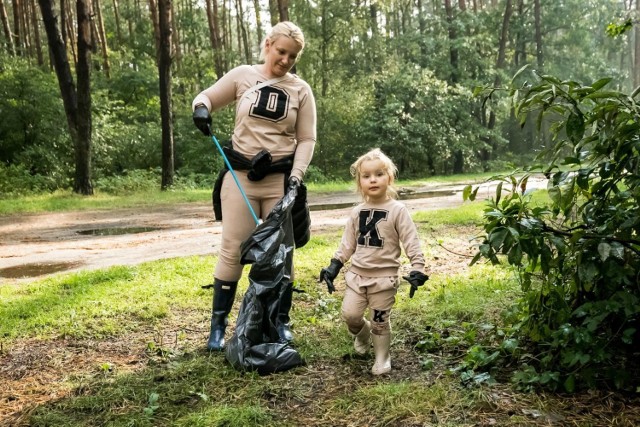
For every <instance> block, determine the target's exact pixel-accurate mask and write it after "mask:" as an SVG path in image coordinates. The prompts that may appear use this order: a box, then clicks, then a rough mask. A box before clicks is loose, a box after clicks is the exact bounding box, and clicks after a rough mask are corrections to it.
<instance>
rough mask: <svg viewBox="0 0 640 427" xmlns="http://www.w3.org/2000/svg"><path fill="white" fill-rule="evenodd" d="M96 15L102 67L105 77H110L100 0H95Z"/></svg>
mask: <svg viewBox="0 0 640 427" xmlns="http://www.w3.org/2000/svg"><path fill="white" fill-rule="evenodd" d="M95 2H96V4H95V6H96V7H95V11H96V17H97V18H98V36H99V37H100V51H101V52H102V67H103V68H104V74H105V75H106V77H107V79H109V78H111V71H110V70H111V66H110V65H109V49H108V47H107V34H106V32H105V30H104V19H102V5H101V4H100V0H95Z"/></svg>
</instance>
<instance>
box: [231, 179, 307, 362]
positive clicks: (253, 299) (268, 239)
mask: <svg viewBox="0 0 640 427" xmlns="http://www.w3.org/2000/svg"><path fill="white" fill-rule="evenodd" d="M296 194H297V189H296V188H295V187H290V188H289V189H288V190H287V193H286V194H285V195H284V197H283V198H282V199H280V201H279V202H278V203H277V204H276V205H275V206H274V208H273V209H272V210H271V212H270V213H269V216H268V217H267V219H266V220H265V221H264V222H263V223H262V224H260V225H258V227H256V229H255V230H254V232H253V233H252V234H251V236H249V238H248V239H247V240H245V241H244V242H242V246H241V248H240V249H241V254H240V263H242V264H245V265H246V264H252V265H251V270H250V271H249V288H248V289H247V292H246V293H245V295H244V297H243V299H242V305H241V306H240V311H239V313H238V319H237V321H236V329H235V332H234V334H233V336H232V337H231V339H230V340H229V341H228V343H227V348H226V353H225V354H226V358H227V360H228V361H229V363H231V365H232V366H233V367H234V368H236V369H238V370H249V371H257V372H258V373H259V374H261V375H266V374H271V373H275V372H282V371H286V370H288V369H291V368H294V367H296V366H301V365H304V360H303V359H302V357H301V356H300V354H299V353H298V352H297V351H296V350H295V349H294V348H293V347H291V345H290V344H288V343H285V342H281V341H280V337H279V335H278V331H277V329H276V322H277V317H278V312H279V310H280V301H281V299H282V295H283V294H284V292H285V290H286V288H287V285H288V284H289V283H290V281H291V271H292V267H293V247H294V242H293V226H292V221H291V208H292V207H293V203H294V201H295V198H296Z"/></svg>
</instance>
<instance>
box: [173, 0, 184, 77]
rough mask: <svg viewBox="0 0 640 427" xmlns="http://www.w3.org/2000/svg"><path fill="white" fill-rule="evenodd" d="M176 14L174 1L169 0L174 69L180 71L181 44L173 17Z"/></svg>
mask: <svg viewBox="0 0 640 427" xmlns="http://www.w3.org/2000/svg"><path fill="white" fill-rule="evenodd" d="M174 16H176V11H175V3H174V2H171V31H172V34H171V43H173V56H174V59H175V63H176V69H177V70H178V71H180V70H181V69H182V46H181V45H180V32H179V31H178V26H177V24H176V20H175V19H173V17H174ZM172 62H173V61H172Z"/></svg>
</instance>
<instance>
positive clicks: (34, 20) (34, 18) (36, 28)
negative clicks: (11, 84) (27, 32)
mask: <svg viewBox="0 0 640 427" xmlns="http://www.w3.org/2000/svg"><path fill="white" fill-rule="evenodd" d="M0 1H1V0H0ZM29 7H30V9H31V10H30V15H31V26H32V27H33V41H34V43H35V46H34V48H35V51H36V58H37V60H38V65H39V66H43V65H44V56H43V55H42V42H41V41H40V23H39V22H38V8H37V7H36V2H35V0H29Z"/></svg>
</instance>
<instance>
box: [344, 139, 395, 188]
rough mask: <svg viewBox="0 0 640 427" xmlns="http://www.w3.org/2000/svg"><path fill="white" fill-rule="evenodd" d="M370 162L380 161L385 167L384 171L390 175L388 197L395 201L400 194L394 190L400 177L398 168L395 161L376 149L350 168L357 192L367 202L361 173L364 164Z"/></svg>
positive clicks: (359, 158)
mask: <svg viewBox="0 0 640 427" xmlns="http://www.w3.org/2000/svg"><path fill="white" fill-rule="evenodd" d="M368 160H380V161H381V162H382V164H383V165H384V171H385V172H386V173H387V175H389V186H388V187H387V196H389V197H392V198H394V199H397V198H398V192H397V191H396V189H395V188H394V186H393V184H394V183H395V180H396V176H397V175H398V168H397V167H396V165H395V163H393V160H391V159H390V158H389V157H388V156H387V155H386V154H384V153H383V152H382V150H380V149H379V148H374V149H373V150H371V151H369V152H368V153H366V154H363V155H362V156H360V157H358V160H356V161H355V162H353V164H352V165H351V167H350V168H349V172H351V176H352V177H354V178H355V180H356V190H357V192H358V193H360V195H361V196H362V198H363V199H365V200H367V197H366V196H365V194H364V192H363V191H362V185H361V184H360V177H361V175H360V173H361V168H362V163H363V162H366V161H368Z"/></svg>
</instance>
